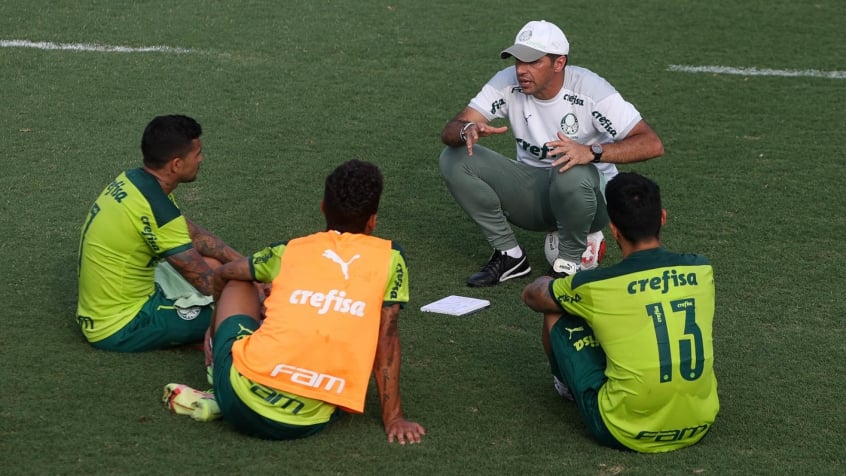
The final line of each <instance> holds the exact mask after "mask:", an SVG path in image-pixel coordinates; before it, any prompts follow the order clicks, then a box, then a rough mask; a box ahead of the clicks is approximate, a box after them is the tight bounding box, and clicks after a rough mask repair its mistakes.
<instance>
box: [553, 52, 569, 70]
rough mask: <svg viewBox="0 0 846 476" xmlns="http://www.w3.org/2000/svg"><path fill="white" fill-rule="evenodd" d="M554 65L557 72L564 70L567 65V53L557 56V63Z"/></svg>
mask: <svg viewBox="0 0 846 476" xmlns="http://www.w3.org/2000/svg"><path fill="white" fill-rule="evenodd" d="M552 66H553V69H554V70H555V72H556V73H557V72H559V71H564V66H567V55H561V56H559V57H557V58H555V64H554V65H552Z"/></svg>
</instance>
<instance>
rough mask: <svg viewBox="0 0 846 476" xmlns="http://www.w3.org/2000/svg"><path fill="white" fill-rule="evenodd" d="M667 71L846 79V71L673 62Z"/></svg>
mask: <svg viewBox="0 0 846 476" xmlns="http://www.w3.org/2000/svg"><path fill="white" fill-rule="evenodd" d="M667 71H678V72H681V73H714V74H736V75H740V76H782V77H786V78H793V77H807V78H827V79H846V71H820V70H818V69H758V68H732V67H730V66H685V65H681V64H671V65H669V66H667Z"/></svg>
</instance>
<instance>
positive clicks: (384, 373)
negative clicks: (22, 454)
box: [165, 160, 425, 444]
mask: <svg viewBox="0 0 846 476" xmlns="http://www.w3.org/2000/svg"><path fill="white" fill-rule="evenodd" d="M381 193H382V174H381V172H380V171H379V169H378V168H377V167H376V166H375V165H373V164H370V163H367V162H362V161H357V160H352V161H349V162H346V163H344V164H342V165H340V166H339V167H337V168H336V169H335V170H334V171H333V172H332V173H331V174H330V175H329V176H328V177H327V179H326V183H325V190H324V197H323V201H322V203H321V210H322V211H323V213H324V215H325V217H326V231H323V232H318V233H314V234H311V235H308V236H305V237H301V238H297V239H294V240H291V241H289V242H287V243H284V244H278V245H272V246H270V247H268V248H266V249H264V250H262V251H260V252H258V253H256V254H254V255H252V256H249V257H247V258H243V259H240V260H237V261H234V262H231V263H228V264H226V265H224V266H222V267H221V268H219V269H218V270H217V272H216V274H215V289H216V291H218V292H220V294H219V299H217V300H216V302H217V304H216V306H217V309H216V312H215V318H214V323H213V329H212V335H213V337H212V340H213V346H212V349H213V357H214V366H213V369H214V373H213V375H214V379H213V380H214V398H215V399H216V400H217V404H218V405H219V407H220V411H221V412H222V415H223V418H224V419H225V420H226V421H228V422H229V424H230V425H231V426H232V427H234V428H235V429H237V430H238V431H241V432H243V433H245V434H248V435H253V436H256V437H260V438H266V439H279V440H286V439H293V438H301V437H306V436H309V435H313V434H315V433H317V432H318V431H320V430H321V429H323V428H324V427H325V426H326V425H327V424H328V423H330V422H331V421H332V420H334V419H335V418H336V417H338V415H339V414H340V412H341V411H348V412H354V413H361V412H363V411H364V401H365V395H366V392H367V388H368V385H369V380H370V374H371V373H373V374H374V375H375V380H376V388H377V391H378V393H379V402H380V404H381V409H382V423H383V425H384V428H385V432H386V433H387V438H388V441H389V442H392V441H394V440H396V441H398V442H399V443H400V444H405V443H418V442H420V439H421V437H422V435H423V434H425V430H424V428H423V427H422V426H421V425H419V424H417V423H414V422H410V421H407V420H406V419H405V418H404V416H403V412H402V408H401V406H400V393H399V376H400V360H401V353H400V341H399V334H398V330H397V320H398V316H399V311H400V307H401V306H402V305H403V304H404V303H406V302H408V271H407V269H406V263H405V258H404V257H403V254H402V252H401V250H400V248H399V247H398V246H397V245H395V244H394V243H393V242H391V241H389V240H384V239H381V238H377V237H374V236H372V235H371V234H372V232H373V229H374V228H375V226H376V213H377V210H378V207H379V199H380V197H381ZM253 281H258V282H264V283H271V290H270V295H269V296H268V297H267V298H266V300H265V301H264V304H265V307H266V311H265V318H264V320H261V319H260V310H261V309H260V300H259V293H258V292H257V290H256V288H255V287H254V286H253V284H252V282H253ZM200 397H202V395H198V396H197V397H196V399H197V401H196V406H198V407H202V406H203V403H204V399H202V398H200ZM168 400H169V398H168V389H167V388H166V389H165V401H166V402H167V401H168ZM175 400H179V398H177V399H175ZM207 401H208V399H207V398H206V399H205V402H207ZM195 418H197V416H195ZM197 419H203V418H197Z"/></svg>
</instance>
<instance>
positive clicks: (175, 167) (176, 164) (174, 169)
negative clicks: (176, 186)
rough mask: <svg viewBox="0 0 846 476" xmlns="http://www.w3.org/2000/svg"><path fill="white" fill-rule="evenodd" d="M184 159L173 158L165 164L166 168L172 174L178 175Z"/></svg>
mask: <svg viewBox="0 0 846 476" xmlns="http://www.w3.org/2000/svg"><path fill="white" fill-rule="evenodd" d="M184 160H185V159H183V158H182V157H179V156H177V157H174V158H172V159H170V161H169V162H168V163H167V168H168V170H170V172H171V173H172V174H178V173H179V171H180V170H182V165H183V162H184Z"/></svg>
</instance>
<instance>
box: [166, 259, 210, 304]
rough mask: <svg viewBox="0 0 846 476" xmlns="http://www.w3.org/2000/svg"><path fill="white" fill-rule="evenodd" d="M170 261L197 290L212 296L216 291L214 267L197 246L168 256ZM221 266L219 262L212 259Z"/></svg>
mask: <svg viewBox="0 0 846 476" xmlns="http://www.w3.org/2000/svg"><path fill="white" fill-rule="evenodd" d="M166 259H167V262H168V263H170V264H171V265H172V266H173V267H174V268H175V269H176V271H178V272H179V274H181V275H182V277H184V278H185V280H186V281H188V282H189V283H191V285H192V286H194V288H195V289H196V290H197V291H200V292H201V293H203V294H205V295H206V296H211V295H212V293H213V292H214V268H213V267H212V264H209V262H208V261H206V258H203V256H201V255H200V253H198V252H197V250H196V249H195V248H191V249H188V250H185V251H183V252H181V253H176V254H175V255H171V256H168V257H167V258H166ZM212 263H214V264H217V265H218V266H219V262H215V261H214V260H212Z"/></svg>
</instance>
